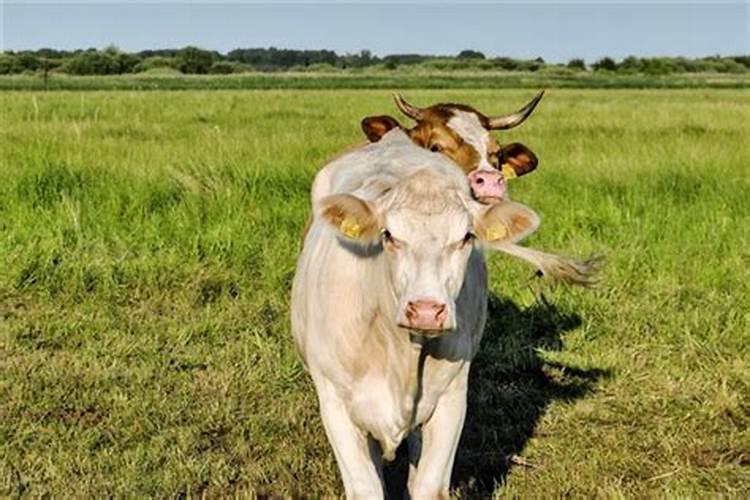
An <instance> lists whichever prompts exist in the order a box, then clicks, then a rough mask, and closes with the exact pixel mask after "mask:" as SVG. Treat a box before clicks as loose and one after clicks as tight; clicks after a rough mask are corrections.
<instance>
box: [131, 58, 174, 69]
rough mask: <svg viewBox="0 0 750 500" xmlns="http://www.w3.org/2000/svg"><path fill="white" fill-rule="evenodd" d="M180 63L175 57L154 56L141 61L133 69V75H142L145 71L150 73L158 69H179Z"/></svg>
mask: <svg viewBox="0 0 750 500" xmlns="http://www.w3.org/2000/svg"><path fill="white" fill-rule="evenodd" d="M178 64H179V61H178V60H177V58H174V57H164V56H152V57H147V58H145V59H143V60H141V61H140V62H139V63H138V64H136V65H135V67H134V68H133V73H141V72H143V71H150V70H152V69H156V68H171V69H177V65H178Z"/></svg>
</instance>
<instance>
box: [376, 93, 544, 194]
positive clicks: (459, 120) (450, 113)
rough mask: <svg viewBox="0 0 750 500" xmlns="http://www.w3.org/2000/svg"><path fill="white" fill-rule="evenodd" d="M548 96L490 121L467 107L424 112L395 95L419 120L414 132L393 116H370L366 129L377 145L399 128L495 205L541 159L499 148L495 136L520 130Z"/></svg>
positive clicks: (523, 150)
mask: <svg viewBox="0 0 750 500" xmlns="http://www.w3.org/2000/svg"><path fill="white" fill-rule="evenodd" d="M543 96H544V91H540V92H539V93H538V94H537V95H536V96H535V97H534V98H533V99H532V100H531V101H529V102H528V103H527V104H526V105H525V106H523V107H522V108H521V109H519V110H518V111H516V112H514V113H511V114H508V115H503V116H486V115H485V114H483V113H481V112H480V111H478V110H477V109H475V108H473V107H472V106H468V105H466V104H456V103H440V104H434V105H432V106H429V107H426V108H419V107H417V106H413V105H412V104H409V103H408V102H406V100H405V99H404V98H403V97H401V96H400V95H398V94H396V95H394V100H395V102H396V105H397V106H398V108H399V109H400V110H401V112H402V113H404V114H405V115H406V116H408V117H409V118H412V119H413V120H415V121H416V124H415V125H414V126H413V127H411V128H406V127H403V126H401V124H400V123H399V122H398V121H397V120H396V119H395V118H393V117H392V116H389V115H382V116H369V117H366V118H364V119H363V120H362V123H361V125H362V130H363V131H364V133H365V135H366V136H367V138H368V139H369V140H370V142H377V141H379V140H380V139H381V138H382V137H383V136H384V135H385V134H387V133H388V132H390V131H392V130H394V129H397V130H402V131H403V132H405V133H406V134H407V135H408V136H409V138H410V139H411V140H412V142H414V144H416V145H417V146H419V147H421V148H424V149H428V150H430V151H432V152H434V153H440V154H442V155H445V156H447V157H448V158H450V159H451V160H453V162H454V163H455V164H456V165H458V166H459V167H460V168H461V169H462V170H463V171H464V173H466V175H467V177H468V179H469V183H470V185H471V188H472V191H473V194H474V196H475V197H476V198H477V199H478V200H480V201H482V202H484V203H494V202H495V201H497V200H499V199H502V198H507V197H508V195H507V181H508V179H510V178H513V177H518V176H521V175H525V174H527V173H529V172H531V171H532V170H534V169H535V168H536V167H537V165H538V163H539V160H538V159H537V157H536V155H535V154H534V153H533V152H532V151H531V150H530V149H529V148H527V147H526V146H524V145H523V144H520V143H512V144H508V145H506V146H500V144H498V142H497V141H496V140H495V139H494V138H493V137H492V135H490V131H491V130H505V129H510V128H513V127H517V126H518V125H520V124H521V123H523V122H524V121H525V120H526V118H528V117H529V116H530V115H531V113H532V112H533V111H534V108H536V106H537V104H539V101H540V100H541V99H542V97H543Z"/></svg>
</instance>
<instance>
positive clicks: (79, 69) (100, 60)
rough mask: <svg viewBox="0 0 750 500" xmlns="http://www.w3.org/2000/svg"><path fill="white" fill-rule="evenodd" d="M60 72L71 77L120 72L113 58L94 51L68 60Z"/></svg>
mask: <svg viewBox="0 0 750 500" xmlns="http://www.w3.org/2000/svg"><path fill="white" fill-rule="evenodd" d="M62 70H63V71H64V72H66V73H70V74H71V75H113V74H118V73H119V72H120V66H119V64H118V62H117V60H116V58H115V56H112V55H111V54H107V53H105V52H98V51H96V50H94V51H93V52H92V51H86V52H82V53H79V54H77V55H75V56H73V57H72V58H70V59H68V61H67V62H66V63H65V64H64V65H63V66H62Z"/></svg>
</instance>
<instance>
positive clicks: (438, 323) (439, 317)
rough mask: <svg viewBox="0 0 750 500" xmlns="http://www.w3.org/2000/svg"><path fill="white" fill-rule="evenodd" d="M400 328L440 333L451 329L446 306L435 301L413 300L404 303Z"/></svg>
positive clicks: (451, 325) (451, 322) (451, 324)
mask: <svg viewBox="0 0 750 500" xmlns="http://www.w3.org/2000/svg"><path fill="white" fill-rule="evenodd" d="M399 325H400V326H403V327H406V328H411V329H414V330H424V331H430V332H436V333H437V332H441V331H444V330H451V329H453V327H454V325H453V321H451V318H450V314H449V310H448V305H447V304H445V303H441V302H438V301H436V300H414V301H409V302H407V303H406V309H405V310H404V314H403V317H402V320H401V321H400V322H399Z"/></svg>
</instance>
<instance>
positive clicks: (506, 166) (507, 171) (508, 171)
mask: <svg viewBox="0 0 750 500" xmlns="http://www.w3.org/2000/svg"><path fill="white" fill-rule="evenodd" d="M500 171H501V172H502V173H503V176H504V177H505V178H506V179H507V180H510V179H515V178H516V177H518V175H516V171H515V170H513V167H511V166H510V163H503V166H502V167H500Z"/></svg>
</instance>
